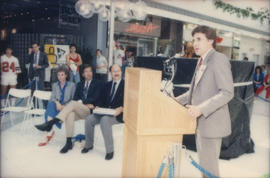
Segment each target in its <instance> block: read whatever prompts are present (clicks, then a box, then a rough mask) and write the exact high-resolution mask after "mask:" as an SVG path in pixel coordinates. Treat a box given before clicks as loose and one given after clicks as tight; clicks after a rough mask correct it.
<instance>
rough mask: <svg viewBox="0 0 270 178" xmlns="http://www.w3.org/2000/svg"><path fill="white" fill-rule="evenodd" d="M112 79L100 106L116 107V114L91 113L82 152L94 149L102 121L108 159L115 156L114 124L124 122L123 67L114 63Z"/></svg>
mask: <svg viewBox="0 0 270 178" xmlns="http://www.w3.org/2000/svg"><path fill="white" fill-rule="evenodd" d="M110 72H111V75H112V81H110V82H107V83H106V84H105V86H104V89H103V92H102V96H101V97H100V99H99V103H98V105H97V106H98V107H102V108H112V109H115V111H116V112H115V114H114V116H108V115H97V114H91V115H89V116H88V117H87V118H86V120H85V137H86V142H85V146H84V148H83V150H82V151H81V152H82V153H87V152H88V151H89V150H91V149H93V142H94V129H95V125H96V124H98V123H100V128H101V131H102V134H103V138H104V142H105V147H106V156H105V159H106V160H110V159H112V158H113V152H114V149H113V137H112V125H114V124H119V123H123V100H124V80H122V78H121V77H122V72H121V67H120V66H119V65H117V64H114V65H112V66H111V68H110Z"/></svg>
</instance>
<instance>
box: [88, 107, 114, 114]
mask: <svg viewBox="0 0 270 178" xmlns="http://www.w3.org/2000/svg"><path fill="white" fill-rule="evenodd" d="M93 113H94V114H99V115H110V116H113V115H114V114H115V109H108V108H96V109H94V110H93Z"/></svg>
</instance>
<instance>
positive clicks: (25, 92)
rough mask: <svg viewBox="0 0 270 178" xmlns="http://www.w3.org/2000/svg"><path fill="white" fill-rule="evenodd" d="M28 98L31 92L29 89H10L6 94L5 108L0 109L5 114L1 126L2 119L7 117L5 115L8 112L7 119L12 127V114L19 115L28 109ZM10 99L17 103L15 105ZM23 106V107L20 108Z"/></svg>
mask: <svg viewBox="0 0 270 178" xmlns="http://www.w3.org/2000/svg"><path fill="white" fill-rule="evenodd" d="M30 98H31V90H30V89H15V88H10V90H9V92H8V96H7V99H6V103H5V107H4V108H2V111H3V112H4V113H5V114H4V117H2V119H1V123H2V124H3V119H4V118H5V117H7V113H6V112H9V118H10V121H11V126H12V125H13V117H12V113H20V112H22V113H23V112H24V111H27V110H29V109H30ZM10 99H13V100H16V99H19V101H18V102H17V103H16V104H15V102H14V103H13V102H12V101H10ZM21 105H23V106H21Z"/></svg>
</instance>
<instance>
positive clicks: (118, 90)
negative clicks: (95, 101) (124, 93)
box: [111, 79, 123, 103]
mask: <svg viewBox="0 0 270 178" xmlns="http://www.w3.org/2000/svg"><path fill="white" fill-rule="evenodd" d="M122 82H123V80H122V79H121V81H120V83H119V85H118V87H117V89H116V91H115V94H114V97H113V100H112V101H111V103H113V102H114V100H115V98H116V97H117V96H118V93H119V92H120V87H121V85H122Z"/></svg>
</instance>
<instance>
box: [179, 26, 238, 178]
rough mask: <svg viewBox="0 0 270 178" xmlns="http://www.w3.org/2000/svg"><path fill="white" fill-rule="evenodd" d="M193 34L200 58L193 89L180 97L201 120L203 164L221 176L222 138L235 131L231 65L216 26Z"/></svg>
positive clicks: (199, 137)
mask: <svg viewBox="0 0 270 178" xmlns="http://www.w3.org/2000/svg"><path fill="white" fill-rule="evenodd" d="M192 37H193V47H194V50H195V53H196V55H198V56H200V58H199V60H198V63H197V66H196V69H195V72H194V76H193V78H192V81H191V86H190V89H189V90H188V91H187V92H186V93H184V94H182V95H180V96H178V97H177V98H176V100H177V101H178V102H179V103H181V104H182V105H185V106H186V107H187V108H188V112H189V114H190V116H191V117H192V118H194V119H197V129H196V147H197V152H198V156H199V162H200V165H201V166H202V167H203V168H204V169H206V170H207V171H208V172H210V173H211V174H213V175H214V176H217V177H219V166H218V159H219V155H220V149H221V143H222V138H223V137H226V136H228V135H230V134H231V120H230V113H229V109H228V102H229V101H230V100H231V99H232V98H233V95H234V91H233V90H234V88H233V79H232V72H231V65H230V61H229V60H228V59H227V57H226V56H225V55H224V54H221V53H219V52H217V51H216V50H215V49H214V48H215V45H216V32H215V30H214V29H211V28H209V27H207V26H198V27H196V28H195V29H194V30H193V31H192ZM203 177H205V175H204V176H203Z"/></svg>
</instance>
